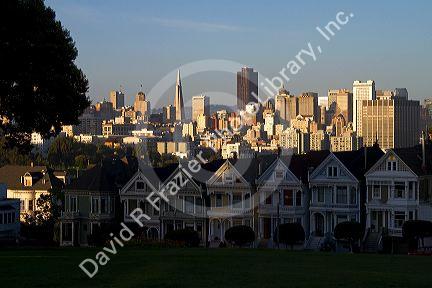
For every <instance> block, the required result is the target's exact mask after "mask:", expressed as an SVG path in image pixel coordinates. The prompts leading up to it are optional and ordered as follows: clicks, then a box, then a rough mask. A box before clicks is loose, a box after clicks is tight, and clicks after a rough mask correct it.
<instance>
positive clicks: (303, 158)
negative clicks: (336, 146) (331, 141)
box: [281, 150, 330, 184]
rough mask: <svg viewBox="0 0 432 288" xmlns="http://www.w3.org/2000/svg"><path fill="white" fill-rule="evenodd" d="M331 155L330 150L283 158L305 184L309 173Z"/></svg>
mask: <svg viewBox="0 0 432 288" xmlns="http://www.w3.org/2000/svg"><path fill="white" fill-rule="evenodd" d="M329 154H330V151H328V150H322V151H309V152H308V153H306V154H294V155H290V156H282V157H281V159H282V161H284V163H285V164H286V165H287V166H288V168H289V169H290V171H291V172H292V173H293V174H294V175H295V176H296V177H297V178H298V179H299V180H300V181H302V182H303V183H305V184H306V183H307V181H308V172H311V171H313V170H314V169H315V168H316V167H318V165H319V164H321V162H322V161H324V159H326V158H327V156H328V155H329Z"/></svg>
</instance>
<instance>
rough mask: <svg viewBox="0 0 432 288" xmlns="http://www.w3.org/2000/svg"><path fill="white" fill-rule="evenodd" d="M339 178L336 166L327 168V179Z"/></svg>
mask: <svg viewBox="0 0 432 288" xmlns="http://www.w3.org/2000/svg"><path fill="white" fill-rule="evenodd" d="M337 176H338V169H337V167H336V166H329V167H327V177H337Z"/></svg>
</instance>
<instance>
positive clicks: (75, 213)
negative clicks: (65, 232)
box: [61, 211, 81, 219]
mask: <svg viewBox="0 0 432 288" xmlns="http://www.w3.org/2000/svg"><path fill="white" fill-rule="evenodd" d="M80 216H81V213H80V212H79V211H62V212H61V217H62V218H64V219H74V218H79V217H80Z"/></svg>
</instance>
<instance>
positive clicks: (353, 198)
mask: <svg viewBox="0 0 432 288" xmlns="http://www.w3.org/2000/svg"><path fill="white" fill-rule="evenodd" d="M350 193H351V194H350V204H357V191H356V188H354V187H351V192H350Z"/></svg>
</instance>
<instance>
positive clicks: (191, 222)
mask: <svg viewBox="0 0 432 288" xmlns="http://www.w3.org/2000/svg"><path fill="white" fill-rule="evenodd" d="M170 191H175V193H174V195H171V193H170ZM151 193H155V194H153V195H155V196H154V197H156V196H157V194H156V193H163V194H164V195H165V196H166V197H167V199H168V201H164V200H161V201H158V203H157V205H160V206H159V210H157V209H156V208H155V207H153V205H152V204H151V203H150V202H149V201H148V200H147V197H148V196H149V195H150V194H151ZM204 196H205V195H204V192H203V187H202V185H201V184H199V183H198V182H197V181H196V180H194V179H193V177H192V176H191V173H190V171H189V170H188V168H187V163H186V164H185V165H184V166H182V165H181V164H172V165H168V166H166V167H163V168H151V167H140V169H138V171H137V173H136V174H135V175H134V176H133V177H132V178H131V179H130V180H129V181H128V183H127V184H126V185H125V186H124V187H123V188H122V190H121V191H120V199H121V201H122V203H123V204H124V205H123V206H124V215H123V217H124V221H125V222H135V221H134V220H133V219H132V218H131V217H130V214H131V213H132V211H133V210H134V209H136V208H138V207H139V208H141V209H142V210H143V212H144V213H145V214H146V215H148V216H149V217H150V219H149V220H147V221H145V222H146V226H145V227H144V233H145V236H146V237H147V238H150V239H160V238H163V237H164V236H165V234H166V233H167V232H169V231H173V230H179V229H192V230H195V231H197V232H198V234H199V236H200V238H201V240H202V242H203V243H205V241H206V238H207V225H206V217H205V215H206V202H205V198H204ZM154 197H153V196H151V198H150V199H154Z"/></svg>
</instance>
